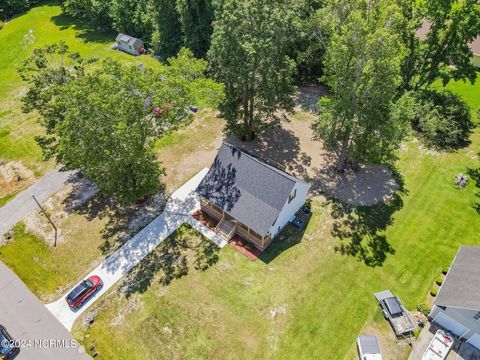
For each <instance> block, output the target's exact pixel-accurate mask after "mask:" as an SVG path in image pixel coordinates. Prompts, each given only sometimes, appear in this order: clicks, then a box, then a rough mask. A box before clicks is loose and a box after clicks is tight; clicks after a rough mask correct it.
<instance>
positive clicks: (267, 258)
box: [259, 215, 312, 264]
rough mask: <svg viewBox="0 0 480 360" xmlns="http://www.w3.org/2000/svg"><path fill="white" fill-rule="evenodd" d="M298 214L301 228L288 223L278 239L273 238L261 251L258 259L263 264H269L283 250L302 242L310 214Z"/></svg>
mask: <svg viewBox="0 0 480 360" xmlns="http://www.w3.org/2000/svg"><path fill="white" fill-rule="evenodd" d="M300 216H301V217H302V219H303V220H304V226H303V228H302V229H297V228H295V227H294V226H293V225H291V224H288V225H287V227H285V229H284V230H283V231H282V233H281V234H280V235H279V236H278V239H275V240H273V241H272V243H271V244H270V246H269V247H267V248H266V249H265V251H263V252H262V254H261V255H260V256H259V259H260V260H262V261H263V262H264V263H265V264H269V263H271V262H272V261H273V260H275V259H276V258H277V257H278V256H280V255H281V254H282V253H283V252H284V251H287V250H288V249H290V248H292V247H294V246H295V245H298V244H300V243H301V242H302V239H303V235H304V234H305V230H306V229H307V226H308V223H309V222H310V219H311V218H312V216H311V215H309V216H305V215H300Z"/></svg>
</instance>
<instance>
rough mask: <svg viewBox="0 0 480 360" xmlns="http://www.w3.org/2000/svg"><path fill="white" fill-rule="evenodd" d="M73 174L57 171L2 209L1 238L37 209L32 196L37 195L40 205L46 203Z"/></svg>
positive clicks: (0, 219) (0, 218)
mask: <svg viewBox="0 0 480 360" xmlns="http://www.w3.org/2000/svg"><path fill="white" fill-rule="evenodd" d="M73 174H74V172H73V171H65V172H61V171H59V170H58V169H56V170H54V171H52V172H50V173H48V174H47V175H45V176H44V177H42V178H41V179H40V180H38V181H37V182H36V183H34V184H33V185H32V186H30V187H29V188H28V189H26V190H24V191H22V192H21V193H20V194H18V195H17V196H16V197H15V198H14V199H12V200H11V201H9V202H8V203H7V204H6V205H4V206H2V207H0V238H1V237H2V236H3V234H5V233H6V232H7V231H8V230H10V229H11V228H12V227H13V226H14V225H15V224H16V223H18V222H19V221H20V220H22V219H23V217H24V216H25V215H27V214H28V213H29V212H30V211H32V210H33V209H35V208H36V207H37V204H36V203H35V201H34V200H33V198H32V195H35V197H36V198H37V199H38V201H39V202H40V203H42V202H44V201H45V200H47V199H48V198H49V197H50V195H52V194H53V193H55V192H57V191H58V190H59V189H60V188H61V187H62V186H64V185H65V184H66V183H67V182H68V180H69V178H70V177H71V176H72V175H73Z"/></svg>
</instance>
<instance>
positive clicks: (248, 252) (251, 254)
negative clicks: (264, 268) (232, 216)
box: [228, 235, 262, 261]
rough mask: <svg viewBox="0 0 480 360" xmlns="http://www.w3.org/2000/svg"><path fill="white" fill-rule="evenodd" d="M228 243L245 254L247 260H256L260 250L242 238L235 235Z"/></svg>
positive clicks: (260, 253)
mask: <svg viewBox="0 0 480 360" xmlns="http://www.w3.org/2000/svg"><path fill="white" fill-rule="evenodd" d="M228 244H229V245H230V246H232V247H233V248H234V249H235V250H237V251H239V252H241V253H242V254H243V255H245V256H246V257H247V258H248V260H251V261H255V260H257V259H258V258H259V257H260V255H262V252H261V251H260V250H259V249H257V248H256V247H255V246H253V245H250V244H249V243H248V242H246V241H245V240H243V239H242V238H241V237H240V236H238V235H235V236H234V237H233V238H232V239H231V240H230V241H229V242H228Z"/></svg>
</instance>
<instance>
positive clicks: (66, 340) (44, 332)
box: [0, 262, 90, 360]
mask: <svg viewBox="0 0 480 360" xmlns="http://www.w3.org/2000/svg"><path fill="white" fill-rule="evenodd" d="M0 323H1V324H2V325H4V326H5V327H6V328H7V330H8V332H9V333H10V335H12V337H13V338H14V339H15V340H18V341H20V342H21V345H22V346H24V347H23V348H22V349H21V350H20V354H19V355H18V357H17V359H18V360H22V359H25V360H32V359H36V360H64V359H65V360H88V359H90V357H89V356H88V355H86V354H85V352H84V350H83V348H80V347H78V346H77V345H76V343H74V342H73V340H72V338H71V337H70V334H69V333H68V331H67V330H65V328H64V327H63V326H62V325H61V324H60V323H59V322H58V321H57V319H55V317H53V316H52V314H51V313H50V312H49V311H48V310H47V309H46V308H45V305H44V304H43V303H42V302H40V301H39V300H38V299H37V298H36V297H35V295H33V294H32V293H31V292H30V290H28V289H27V287H26V286H25V285H24V284H23V282H22V281H21V280H20V279H19V278H18V277H17V276H16V275H15V274H14V273H13V272H12V271H11V270H10V269H8V268H7V267H6V266H5V265H3V264H2V263H1V262H0ZM50 341H52V343H50ZM69 346H70V348H69Z"/></svg>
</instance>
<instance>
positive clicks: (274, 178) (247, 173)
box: [197, 143, 300, 236]
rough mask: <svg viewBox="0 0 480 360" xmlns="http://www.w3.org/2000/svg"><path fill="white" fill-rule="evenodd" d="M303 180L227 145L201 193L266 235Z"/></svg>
mask: <svg viewBox="0 0 480 360" xmlns="http://www.w3.org/2000/svg"><path fill="white" fill-rule="evenodd" d="M299 181H300V180H297V179H295V178H294V177H292V176H290V175H288V174H286V173H284V172H282V171H280V170H278V169H276V168H274V167H272V166H270V165H267V164H265V163H264V162H262V161H260V160H259V159H257V158H256V157H254V156H252V155H250V154H247V153H245V152H244V151H242V150H240V149H239V148H237V147H235V146H233V145H230V144H226V143H224V144H223V145H222V146H221V147H220V150H219V151H218V154H217V156H216V158H215V160H214V162H213V164H212V166H211V167H210V169H209V171H208V173H207V174H206V175H205V177H204V178H203V180H202V181H201V183H200V184H199V186H198V188H197V193H198V194H199V195H200V196H202V197H203V198H205V199H207V200H208V201H210V202H212V203H213V204H215V205H216V206H218V207H219V208H221V209H223V210H224V211H226V212H227V213H228V214H230V215H231V216H233V217H234V218H235V219H236V220H238V221H240V222H241V223H243V224H244V225H246V226H248V227H249V228H250V229H252V230H253V231H255V232H256V233H258V234H259V235H261V236H264V235H266V234H267V232H268V230H269V229H270V228H271V227H272V225H273V223H274V221H275V220H276V219H277V217H278V215H279V214H280V211H281V210H282V209H283V207H284V205H285V203H286V201H287V199H288V197H289V195H290V194H291V192H292V190H293V188H294V185H295V183H296V182H299Z"/></svg>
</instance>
